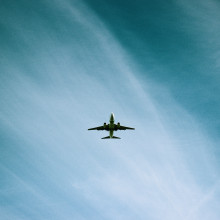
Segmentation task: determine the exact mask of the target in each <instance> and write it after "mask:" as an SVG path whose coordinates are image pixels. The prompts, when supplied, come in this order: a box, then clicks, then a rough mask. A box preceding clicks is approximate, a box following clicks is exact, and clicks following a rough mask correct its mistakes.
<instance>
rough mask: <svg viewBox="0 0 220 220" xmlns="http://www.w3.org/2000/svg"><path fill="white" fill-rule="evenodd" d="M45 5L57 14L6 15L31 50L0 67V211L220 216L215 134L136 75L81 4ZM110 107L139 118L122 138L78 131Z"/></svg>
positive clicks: (124, 117)
mask: <svg viewBox="0 0 220 220" xmlns="http://www.w3.org/2000/svg"><path fill="white" fill-rule="evenodd" d="M44 4H45V5H44V6H45V10H46V11H48V12H51V14H52V15H53V14H56V13H57V15H58V18H59V19H58V18H57V19H56V18H54V20H53V21H50V19H47V18H45V22H42V21H41V17H42V15H44V12H42V13H43V14H40V12H38V13H39V14H38V16H39V19H40V21H39V20H38V19H37V17H34V19H33V20H35V19H36V20H35V22H37V21H38V22H39V24H42V26H41V25H39V24H38V23H36V26H35V27H34V28H33V32H28V28H27V29H26V28H25V27H24V28H23V29H22V30H18V29H16V27H17V25H14V23H13V22H14V20H13V22H11V21H8V22H9V23H8V26H9V27H10V28H11V29H13V30H16V31H15V33H16V36H19V40H21V42H23V43H24V44H26V48H28V50H27V51H26V52H24V51H25V48H24V49H21V52H22V54H23V58H25V59H19V58H18V59H16V60H12V59H11V58H12V57H14V56H13V55H11V54H10V53H9V54H7V55H6V57H5V60H6V61H7V62H6V63H5V65H4V66H3V67H1V68H2V70H3V71H4V73H5V74H4V75H1V79H2V83H1V86H0V89H1V111H0V120H1V127H0V128H1V131H2V134H3V135H2V139H1V143H2V146H1V151H2V156H1V158H0V165H1V173H4V180H1V191H0V194H1V198H2V199H1V200H0V203H1V206H2V209H1V211H0V215H1V217H4V218H5V219H10V218H13V219H15V218H17V219H35V218H36V219H39V218H40V219H51V218H53V219H73V218H74V219H146V218H148V219H169V220H170V219H187V218H188V219H207V218H208V216H211V217H212V219H218V217H219V213H218V212H217V210H218V207H217V204H219V200H218V198H217V196H215V194H216V193H218V191H219V188H218V184H217V183H218V182H219V176H218V174H217V172H216V164H215V162H214V161H213V160H212V158H213V157H214V156H213V154H214V153H213V152H212V151H210V150H209V149H212V146H213V142H212V140H211V139H210V138H209V137H208V136H207V135H206V134H205V133H204V131H203V130H202V129H201V127H200V125H199V123H198V122H197V121H196V120H195V119H194V118H193V117H192V115H190V113H188V112H187V111H186V110H185V109H183V108H182V107H180V106H179V105H178V103H176V101H175V100H174V99H173V98H172V95H171V94H170V93H169V90H168V89H167V88H165V87H163V86H162V85H160V84H157V83H155V82H153V81H152V80H151V79H149V81H148V82H143V81H142V80H141V78H140V77H139V76H140V74H141V70H140V69H139V68H138V66H137V65H136V64H135V61H133V60H132V57H131V56H130V55H129V54H128V53H127V52H126V48H123V47H122V46H121V45H120V44H119V42H118V41H117V39H116V38H115V37H114V35H112V33H111V32H110V31H109V30H108V28H107V27H106V25H105V24H104V23H103V22H102V21H101V20H100V19H99V18H98V17H97V16H96V14H95V13H94V12H93V11H91V9H89V8H88V7H87V6H86V5H85V4H83V3H79V2H74V3H72V2H70V1H65V2H62V3H61V2H60V1H56V4H54V3H53V4H52V3H49V2H47V3H44ZM55 12H56V13H55ZM48 16H49V15H48ZM49 17H50V16H49ZM6 20H7V19H6ZM20 22H21V21H20ZM47 22H48V23H47ZM50 22H51V23H50ZM25 23H26V25H27V27H31V25H32V20H30V21H25ZM54 23H55V24H54ZM67 23H68V24H67ZM21 24H22V23H20V24H19V25H21ZM5 25H6V24H5ZM53 25H54V26H55V27H56V28H54V29H53V28H48V26H52V27H53ZM69 28H70V29H69ZM37 31H39V32H40V33H42V36H41V38H40V40H38V39H36V38H35V37H34V35H35V33H36V32H37ZM62 31H63V32H62ZM61 33H64V36H62V34H61ZM42 40H43V42H42ZM33 51H34V53H33V54H32V53H31V52H33ZM17 54H19V51H18V52H17ZM158 65H160V64H159V63H158ZM156 91H157V92H156ZM158 91H161V92H158ZM158 94H160V95H158ZM111 111H114V112H115V115H116V120H118V119H119V120H120V122H121V123H122V124H125V125H129V126H134V127H135V128H136V130H135V131H134V132H129V131H128V132H125V133H123V132H121V133H120V134H119V136H121V137H122V139H121V140H120V142H110V141H105V142H104V141H103V140H100V137H102V135H103V136H104V133H98V132H97V133H96V132H94V133H92V132H91V133H90V132H88V131H87V128H88V127H90V126H96V125H99V124H100V123H103V122H104V121H107V120H108V114H109V113H110V112H111ZM106 114H107V115H106ZM207 179H208V180H207ZM213 186H214V187H213ZM212 187H213V188H212ZM210 189H211V190H210ZM9 191H10V192H9ZM207 192H208V193H207ZM13 201H16V203H15V202H13ZM212 204H215V205H214V206H212ZM204 206H205V207H204ZM203 212H206V215H204V216H203V215H202V214H203ZM201 213H202V214H201Z"/></svg>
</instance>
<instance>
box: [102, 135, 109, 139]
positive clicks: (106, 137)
mask: <svg viewBox="0 0 220 220" xmlns="http://www.w3.org/2000/svg"><path fill="white" fill-rule="evenodd" d="M108 138H110V136H107V137H103V138H102V139H108Z"/></svg>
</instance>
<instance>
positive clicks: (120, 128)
mask: <svg viewBox="0 0 220 220" xmlns="http://www.w3.org/2000/svg"><path fill="white" fill-rule="evenodd" d="M117 129H118V130H127V129H128V130H135V128H129V127H125V126H122V125H120V127H119V128H117Z"/></svg>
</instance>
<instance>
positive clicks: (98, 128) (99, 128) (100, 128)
mask: <svg viewBox="0 0 220 220" xmlns="http://www.w3.org/2000/svg"><path fill="white" fill-rule="evenodd" d="M88 130H98V131H99V130H105V128H104V126H99V127H95V128H89V129H88Z"/></svg>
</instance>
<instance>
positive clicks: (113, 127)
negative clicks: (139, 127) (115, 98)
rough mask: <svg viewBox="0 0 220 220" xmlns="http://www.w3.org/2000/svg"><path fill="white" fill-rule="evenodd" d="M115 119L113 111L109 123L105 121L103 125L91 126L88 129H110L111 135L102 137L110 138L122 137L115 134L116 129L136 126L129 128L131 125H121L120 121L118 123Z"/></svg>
mask: <svg viewBox="0 0 220 220" xmlns="http://www.w3.org/2000/svg"><path fill="white" fill-rule="evenodd" d="M114 121H115V117H114V113H111V116H110V120H109V124H106V123H104V124H103V126H99V127H95V128H89V129H88V130H98V131H100V130H102V131H103V130H106V131H109V136H107V137H103V138H102V139H108V138H115V139H121V138H120V137H116V136H113V133H114V131H117V130H126V129H129V130H134V128H129V127H125V126H122V125H120V123H119V122H118V123H117V124H114Z"/></svg>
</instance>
